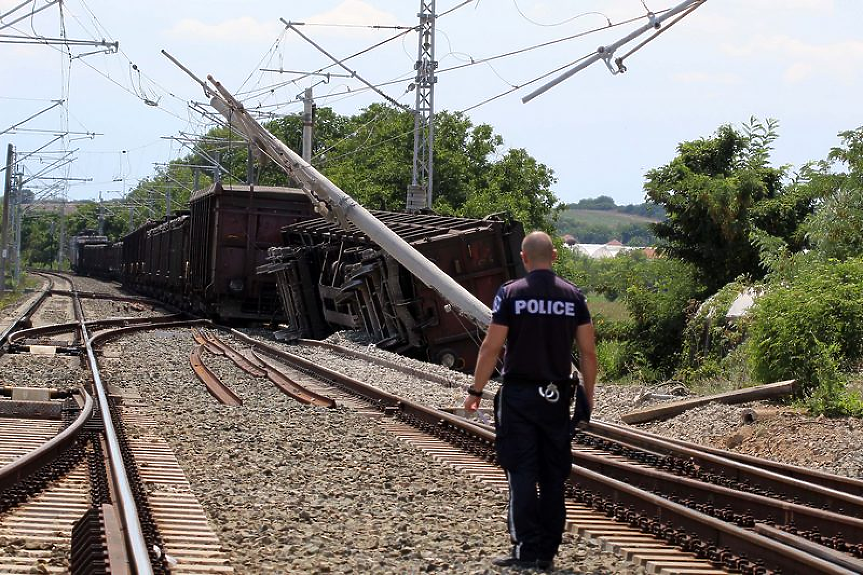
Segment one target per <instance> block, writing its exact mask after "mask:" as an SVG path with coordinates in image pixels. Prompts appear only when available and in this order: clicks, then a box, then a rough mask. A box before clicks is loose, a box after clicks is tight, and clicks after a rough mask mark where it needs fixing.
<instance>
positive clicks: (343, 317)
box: [258, 211, 524, 371]
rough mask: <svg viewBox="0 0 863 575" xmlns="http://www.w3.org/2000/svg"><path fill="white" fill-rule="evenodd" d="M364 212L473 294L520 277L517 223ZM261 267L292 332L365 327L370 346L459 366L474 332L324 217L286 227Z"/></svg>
mask: <svg viewBox="0 0 863 575" xmlns="http://www.w3.org/2000/svg"><path fill="white" fill-rule="evenodd" d="M372 214H373V215H374V216H375V217H376V218H377V219H378V220H380V221H381V223H383V224H384V225H386V226H387V227H388V228H390V229H391V230H393V231H394V232H395V233H397V234H398V235H399V236H401V237H402V239H404V240H405V241H407V242H408V243H410V244H411V245H412V246H413V247H414V248H416V249H417V250H418V251H419V252H420V253H422V254H423V255H424V256H426V257H427V258H428V259H430V260H431V261H432V262H434V263H435V264H436V265H437V266H438V268H440V270H441V271H442V272H443V273H446V274H448V275H450V276H451V277H452V278H453V279H455V280H456V281H457V282H458V283H460V284H461V285H462V286H464V287H465V288H466V289H467V290H468V291H470V292H471V293H472V294H473V295H474V296H476V297H477V298H478V299H479V300H480V301H483V302H486V303H488V304H490V303H491V301H492V299H493V298H494V295H495V293H496V291H497V289H498V287H500V285H501V284H502V283H503V282H505V281H507V280H510V279H514V278H516V277H520V276H521V275H524V268H523V266H522V263H521V258H520V256H519V251H520V246H521V240H522V239H523V237H524V230H523V229H522V227H521V224H519V223H518V222H510V221H503V220H497V219H485V220H473V219H465V218H451V217H445V216H435V215H426V214H404V213H395V212H383V211H373V212H372ZM282 235H283V238H282V239H283V244H282V245H283V246H284V247H280V248H273V249H272V250H270V253H269V258H268V262H267V264H266V265H263V266H261V267H259V268H258V271H259V273H261V274H272V275H273V276H275V277H276V278H277V281H278V287H279V295H280V297H281V300H282V306H283V308H284V310H285V314H286V316H287V318H288V320H287V322H288V325H289V328H290V331H291V332H292V335H293V336H295V337H300V338H311V339H320V338H323V337H326V336H327V335H329V334H330V333H332V332H333V331H335V330H339V329H357V330H362V331H365V332H367V333H368V334H369V336H370V337H371V338H372V339H373V340H374V341H375V342H377V345H378V346H379V347H383V348H387V349H391V350H393V351H396V352H399V353H403V354H406V355H413V356H415V357H419V358H421V359H425V360H429V361H433V362H436V363H440V364H442V365H445V366H448V367H452V368H455V369H461V370H466V371H471V370H473V367H474V365H475V364H476V356H477V352H478V342H479V340H481V339H482V334H481V333H480V332H479V331H478V330H477V328H476V327H475V326H474V324H473V323H472V322H470V321H469V320H467V319H465V318H462V317H460V316H459V315H458V314H457V313H456V312H455V311H452V310H451V309H450V306H449V305H448V304H447V302H446V301H445V300H444V299H443V298H442V297H441V296H440V295H439V294H437V293H436V292H435V291H433V290H431V289H430V288H428V287H427V286H426V285H424V284H423V283H422V282H420V281H419V280H418V279H416V278H415V277H414V276H413V275H412V274H410V273H409V272H408V271H407V270H406V269H405V268H404V267H402V266H401V265H400V264H399V263H398V262H397V261H396V260H395V259H394V258H393V257H392V256H390V255H388V254H387V253H385V252H384V251H383V250H381V249H380V247H378V246H377V245H376V244H375V243H374V242H372V241H371V240H370V239H369V238H368V236H366V234H364V233H363V232H361V231H359V230H358V229H356V228H355V227H353V226H351V227H350V228H349V229H348V230H345V229H342V228H341V227H339V226H338V225H336V224H332V223H330V222H327V221H326V220H324V219H323V218H316V219H314V220H309V221H307V222H301V223H297V224H293V225H290V226H287V227H285V228H284V230H283V234H282Z"/></svg>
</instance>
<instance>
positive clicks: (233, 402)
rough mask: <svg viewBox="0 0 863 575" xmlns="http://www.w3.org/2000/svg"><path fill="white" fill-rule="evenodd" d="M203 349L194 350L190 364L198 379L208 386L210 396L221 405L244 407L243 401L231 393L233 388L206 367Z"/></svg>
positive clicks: (197, 347)
mask: <svg viewBox="0 0 863 575" xmlns="http://www.w3.org/2000/svg"><path fill="white" fill-rule="evenodd" d="M203 349H204V346H202V345H198V346H196V347H195V348H193V349H192V353H191V354H190V355H189V363H191V365H192V369H193V370H194V371H195V375H197V376H198V379H200V380H201V381H202V382H203V383H204V385H205V386H207V391H209V392H210V395H212V396H213V397H215V398H216V399H217V400H218V401H219V403H221V404H223V405H230V406H233V407H236V406H239V405H243V400H242V399H240V398H239V396H238V395H237V394H236V393H234V392H233V391H231V388H229V387H228V386H227V385H225V384H224V383H222V380H220V379H219V378H218V377H217V376H216V374H215V373H213V372H212V371H210V369H209V368H208V367H207V366H206V365H204V362H203V361H202V360H201V351H202V350H203Z"/></svg>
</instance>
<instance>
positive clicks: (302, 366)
mask: <svg viewBox="0 0 863 575" xmlns="http://www.w3.org/2000/svg"><path fill="white" fill-rule="evenodd" d="M55 291H57V292H60V293H58V294H57V295H58V296H60V297H69V296H67V295H66V293H64V292H69V293H74V290H71V289H70V290H55ZM77 307H78V308H80V304H79V305H78V306H77ZM81 321H82V323H81V332H82V334H83V337H79V338H77V339H74V338H73V341H71V342H70V341H68V340H69V337H68V336H69V335H70V329H71V327H70V326H71V325H76V324H74V322H65V325H64V326H63V327H62V328H61V326H60V325H52V326H45V329H46V330H47V331H43V332H40V331H39V330H38V328H37V330H36V331H33V330H32V328H31V329H30V330H29V331H24V332H20V330H19V333H17V334H14V335H13V337H12V339H11V341H13V342H14V345H15V346H17V347H16V348H15V349H17V350H19V351H20V350H29V349H32V347H33V346H43V347H45V346H48V345H50V340H48V341H47V342H46V341H44V340H40V338H45V337H47V336H48V335H50V334H48V331H51V330H54V331H53V332H52V333H53V334H55V335H56V334H65V336H66V338H65V339H66V340H67V344H68V346H69V347H70V348H71V349H74V348H75V347H76V346H80V345H82V344H84V345H83V347H84V348H86V347H88V346H87V345H86V344H87V343H90V344H93V345H96V346H97V347H98V346H103V345H105V344H106V343H107V342H110V341H111V340H112V339H115V338H117V337H120V336H122V335H125V334H127V333H129V332H131V331H136V330H140V329H159V330H169V329H175V328H178V327H185V326H188V325H189V324H188V322H182V321H180V320H178V319H177V318H176V317H171V316H165V317H160V318H156V319H153V318H150V319H146V320H145V319H141V318H113V319H111V320H110V321H108V320H101V322H100V321H98V320H92V321H89V322H84V321H83V319H82V320H81ZM25 324H26V322H25ZM198 327H199V328H201V327H203V326H198ZM89 329H99V330H100V331H101V333H100V334H99V335H97V336H94V337H90V336H89V335H88V330H89ZM72 333H74V331H73V332H72ZM223 333H224V332H223ZM189 336H190V343H191V342H192V341H195V342H196V345H197V348H196V350H197V358H198V361H199V362H200V363H201V364H202V365H203V364H204V363H205V362H206V361H207V360H206V357H207V355H208V354H215V355H220V356H224V357H225V358H228V359H230V360H231V361H232V362H233V363H234V364H235V365H236V366H237V368H238V369H241V370H243V371H244V372H245V373H247V374H248V375H250V376H252V377H255V378H261V379H263V378H268V379H269V380H270V381H271V382H272V383H274V384H276V385H277V386H278V387H279V388H280V389H281V390H282V391H283V392H284V393H286V394H287V395H289V396H290V397H292V398H294V399H295V400H296V401H298V402H301V403H306V404H312V405H321V406H328V407H331V406H333V405H338V406H341V407H345V408H349V409H351V410H354V411H357V412H359V413H362V414H364V415H366V416H367V417H369V418H370V419H372V420H374V421H375V422H377V424H378V425H380V426H381V427H382V428H383V429H385V430H386V431H387V432H388V433H391V434H392V435H394V436H395V437H397V438H399V439H401V440H403V441H405V442H407V443H409V444H411V445H413V446H415V447H417V448H418V449H421V450H423V451H425V452H426V453H428V454H429V455H430V456H432V457H433V458H435V459H436V460H438V461H440V462H442V463H443V464H445V465H448V466H452V467H453V468H455V469H458V470H459V471H460V472H462V473H464V474H466V475H468V476H470V477H472V478H474V479H476V480H477V481H480V482H483V483H485V484H487V485H488V486H490V487H491V488H493V489H497V490H505V489H506V484H505V479H504V476H503V474H502V472H501V470H500V469H499V468H497V467H496V466H495V464H494V451H493V439H494V436H493V430H492V429H491V428H489V427H488V426H486V425H483V424H481V423H478V422H476V421H472V422H470V421H466V420H464V419H462V418H459V417H457V416H454V415H452V414H451V413H448V412H446V411H442V410H438V409H433V408H430V407H428V406H424V405H421V404H419V403H415V402H413V401H410V400H407V399H406V398H404V397H399V396H398V395H396V394H392V393H388V392H386V391H382V390H381V389H378V388H376V387H373V386H370V385H367V384H365V383H363V382H361V381H358V380H356V379H353V378H351V377H348V376H346V375H344V374H342V373H338V372H336V371H334V370H331V369H328V368H327V367H326V366H325V365H321V364H322V363H326V362H320V361H318V362H313V361H308V360H305V359H303V358H302V357H300V356H298V355H294V354H291V353H289V352H286V351H284V349H282V348H277V347H273V346H271V345H268V344H263V343H261V342H258V341H256V340H254V339H252V338H249V337H248V336H245V335H244V334H242V333H240V332H237V331H231V332H230V334H229V335H228V336H227V339H225V336H222V337H219V336H218V335H217V332H216V330H213V329H202V330H201V331H199V332H197V333H195V334H194V336H193V333H192V332H190V334H189ZM230 339H234V340H239V341H240V342H242V346H243V347H246V348H247V349H240V347H241V346H240V345H237V344H232V343H230V342H229V341H227V340H230ZM305 345H314V346H315V347H317V348H320V349H326V350H328V351H329V352H332V353H339V354H344V355H348V356H353V357H354V358H355V359H357V360H358V361H364V362H368V363H377V364H378V365H379V367H380V368H382V369H383V368H385V369H391V370H399V371H401V372H403V373H404V374H405V375H406V376H408V375H409V376H411V377H426V379H432V380H433V383H435V384H437V385H444V386H450V387H452V386H454V385H455V384H454V383H453V382H452V381H450V380H449V379H448V378H446V377H442V376H432V377H431V378H429V377H428V375H427V374H424V373H423V372H422V371H421V370H416V369H411V368H405V367H404V366H401V365H399V364H395V363H394V362H390V361H387V360H380V359H379V358H376V357H374V356H366V355H364V354H362V353H361V352H356V351H351V350H347V349H344V348H339V347H338V346H333V345H331V344H324V343H314V344H309V343H305ZM248 348H251V349H248ZM93 356H94V358H93V361H94V362H95V353H93ZM214 377H215V376H214ZM216 379H217V378H216ZM456 387H457V386H456ZM19 394H20V392H19ZM240 396H241V394H237V395H236V397H237V399H240V400H241V397H240ZM114 399H115V403H119V404H120V406H121V412H122V415H120V417H122V418H124V420H127V421H129V422H132V425H133V426H134V427H135V428H136V429H137V430H141V429H150V430H152V428H153V426H154V425H155V424H153V423H152V421H149V420H148V419H147V407H146V406H145V405H144V403H143V402H142V401H141V400H140V398H139V397H136V396H135V395H134V394H129V393H128V392H127V393H126V396H125V397H122V398H119V397H117V398H114ZM65 401H66V402H67V403H68V401H69V399H68V398H66V400H65ZM78 403H80V401H79V402H78ZM79 409H80V407H79ZM53 425H55V426H56V425H57V424H56V423H54V424H53ZM121 425H125V424H121ZM32 428H33V430H34V432H35V430H37V429H39V426H35V425H34V426H32ZM0 433H2V428H0ZM42 433H43V435H44V434H45V433H46V432H45V431H44V428H43V431H42ZM144 435H147V434H146V433H145V434H144ZM576 439H577V441H576V442H575V443H574V458H575V461H576V463H577V465H576V466H574V467H573V471H572V476H571V482H572V483H571V485H570V487H569V488H568V501H567V518H568V527H569V529H571V530H572V531H574V532H577V533H579V534H582V535H587V536H589V537H591V538H592V539H594V540H595V541H598V542H600V544H601V545H602V546H603V548H606V549H609V550H613V551H615V552H616V553H617V554H619V555H620V556H622V557H625V558H626V559H627V560H630V561H633V562H635V563H638V564H641V565H642V566H643V567H644V568H645V569H647V570H648V571H649V572H655V573H692V574H695V573H699V574H703V575H715V574H718V573H728V572H730V573H753V574H755V573H772V572H782V573H786V574H787V573H810V572H818V573H859V572H863V563H861V560H860V558H861V555H863V553H861V551H863V547H861V541H863V535H861V534H863V528H861V523H860V520H859V519H857V518H858V517H860V516H861V515H860V513H859V512H860V510H861V509H863V506H861V498H860V489H861V482H859V481H854V480H847V479H841V478H836V477H834V476H830V475H828V474H823V473H818V472H810V471H808V470H805V469H802V468H792V467H789V466H782V465H778V464H769V463H766V462H760V461H752V460H750V459H747V458H746V457H739V456H738V457H729V456H728V455H727V454H726V453H725V452H719V451H718V450H708V449H704V448H701V447H699V446H696V445H693V444H684V443H683V442H674V441H669V440H664V439H661V438H657V437H655V436H650V435H649V434H643V433H636V432H634V431H632V430H631V429H629V428H626V427H623V426H615V425H609V424H604V423H601V422H595V423H593V424H591V425H590V426H589V427H588V428H587V429H585V430H583V431H582V432H581V433H579V435H578V436H577V438H576ZM136 441H137V440H136ZM149 441H150V440H149V439H148V440H146V441H141V442H138V443H135V445H127V447H126V451H127V452H134V453H133V455H134V457H135V459H136V460H137V461H138V464H137V466H135V467H134V469H135V471H136V473H137V474H138V475H141V471H142V469H143V470H146V472H147V473H149V475H146V480H145V484H148V485H160V486H161V488H162V489H163V491H162V492H158V490H156V491H153V490H152V489H150V490H149V491H150V492H151V493H150V495H152V497H150V499H151V500H155V501H156V502H157V503H156V505H155V506H154V507H153V504H152V501H151V503H150V506H151V507H153V509H155V510H156V512H157V513H156V515H157V517H154V518H151V519H146V520H145V521H144V522H145V523H147V524H151V525H153V526H155V527H156V528H157V531H158V533H160V535H158V537H160V539H158V543H157V544H156V547H157V548H158V549H159V551H158V552H156V553H150V555H153V556H154V558H155V559H156V560H157V563H159V562H160V563H161V564H162V565H163V567H162V568H163V569H165V570H166V571H169V572H180V571H179V570H178V569H179V568H178V567H177V566H178V565H184V564H185V565H191V564H194V563H195V562H196V561H197V564H198V565H199V566H201V565H202V566H204V568H211V569H212V570H213V571H214V572H222V571H220V570H230V567H228V566H227V565H226V563H225V560H224V558H222V557H219V555H218V553H219V551H218V542H217V540H215V538H214V537H213V536H212V534H210V535H206V534H205V533H204V531H205V530H206V529H205V526H206V517H205V516H204V514H203V511H200V508H198V510H197V511H196V512H193V511H190V509H191V508H193V507H195V504H194V503H193V498H192V497H191V494H188V497H189V499H185V496H180V497H178V496H177V493H178V492H180V491H182V490H183V489H188V483H187V482H185V479H184V478H183V474H182V471H180V470H179V467H178V466H176V460H174V461H173V462H172V461H171V460H172V458H173V457H172V456H171V454H170V450H168V449H167V446H166V445H165V444H164V443H162V444H160V445H157V443H158V441H156V442H155V443H153V442H149ZM84 451H85V453H86V454H87V458H88V459H89V460H94V459H96V453H97V451H99V450H97V449H96V448H95V447H92V448H91V449H90V451H87V448H86V447H85V449H84ZM0 453H2V447H0ZM13 456H14V455H13ZM163 465H165V466H166V467H164V468H163V467H162V466H163ZM171 465H173V466H175V467H171ZM91 467H92V463H91ZM68 477H69V485H75V486H77V488H81V486H82V485H86V483H87V481H85V480H84V479H86V474H84V475H81V474H80V473H79V475H75V473H74V472H73V471H70V472H69V474H68ZM82 478H83V479H82ZM91 481H92V480H91ZM67 490H69V493H70V495H69V496H70V497H73V498H74V497H78V501H80V495H77V496H75V495H73V494H72V492H73V491H74V489H69V488H68V486H67ZM154 493H155V495H154ZM160 497H162V499H160ZM140 498H141V497H140V496H139V499H140ZM792 499H793V501H791V500H792ZM84 500H85V502H89V505H90V506H91V508H92V502H93V500H94V497H93V495H92V494H91V495H89V496H87V497H85V498H84ZM187 503H188V505H187ZM70 505H71V508H72V509H76V511H75V512H76V513H77V510H78V509H77V508H75V507H74V505H72V504H70ZM160 513H161V514H162V515H159V514H160ZM165 513H167V515H165ZM195 513H198V515H195ZM73 515H74V513H73ZM118 515H119V514H116V513H114V514H113V515H112V514H111V513H106V511H105V510H104V509H103V510H102V516H103V519H102V521H103V523H104V524H105V525H108V524H110V523H111V522H112V521H114V520H115V519H117V518H118ZM2 517H3V516H2V515H0V518H2ZM112 517H113V518H112ZM117 520H119V519H117ZM199 528H200V529H201V530H202V531H200V532H198V531H196V529H199ZM0 529H2V526H0ZM109 531H110V530H109ZM2 533H3V532H2V531H0V534H2ZM102 537H103V538H104V539H110V536H109V535H108V534H105V535H103V536H102ZM195 538H197V546H195V545H192V546H190V544H189V542H188V541H189V540H191V539H195ZM179 541H186V543H179ZM43 545H46V550H47V546H48V544H47V543H45V542H43ZM50 545H55V543H51V544H50ZM183 545H186V547H183ZM52 549H55V548H54V547H52ZM184 549H185V550H184ZM51 553H56V551H51V552H48V553H42V554H41V555H40V558H39V559H37V561H41V562H42V563H39V564H40V565H43V566H44V567H45V568H46V569H47V568H48V565H49V564H50V562H51V561H52V560H54V558H53V556H52V555H51ZM34 556H35V555H34ZM178 558H179V559H178Z"/></svg>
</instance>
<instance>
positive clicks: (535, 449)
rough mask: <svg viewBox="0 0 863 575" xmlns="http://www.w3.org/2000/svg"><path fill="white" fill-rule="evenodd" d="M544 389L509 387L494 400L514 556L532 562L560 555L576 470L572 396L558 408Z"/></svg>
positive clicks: (562, 399) (560, 401)
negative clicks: (571, 427) (573, 469)
mask: <svg viewBox="0 0 863 575" xmlns="http://www.w3.org/2000/svg"><path fill="white" fill-rule="evenodd" d="M541 389H544V386H538V385H530V384H521V383H505V384H504V385H503V386H501V388H500V390H499V391H498V394H497V395H496V396H495V430H496V440H495V448H496V450H497V456H498V462H499V463H500V465H501V466H502V467H503V468H504V469H505V470H506V473H507V478H508V480H509V517H508V523H509V534H510V537H511V539H512V543H513V556H514V557H516V558H519V559H524V560H528V561H532V560H536V559H540V560H549V559H552V558H553V557H554V556H555V555H556V554H557V549H558V547H559V546H560V542H561V539H562V537H563V530H564V527H565V524H566V510H565V507H564V487H565V483H566V479H567V478H568V477H569V474H570V469H571V466H572V451H571V446H570V435H569V402H568V401H567V392H568V390H566V389H564V388H561V390H560V391H561V394H560V398H559V399H558V400H557V402H554V403H552V402H550V401H548V400H547V399H545V398H544V397H542V395H540V390H541Z"/></svg>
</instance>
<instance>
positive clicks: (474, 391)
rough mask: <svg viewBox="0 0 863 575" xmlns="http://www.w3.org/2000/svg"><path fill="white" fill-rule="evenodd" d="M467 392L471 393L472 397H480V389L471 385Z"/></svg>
mask: <svg viewBox="0 0 863 575" xmlns="http://www.w3.org/2000/svg"><path fill="white" fill-rule="evenodd" d="M467 394H468V395H472V396H474V397H482V391H479V390H476V389H474V388H473V387H468V388H467Z"/></svg>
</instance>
